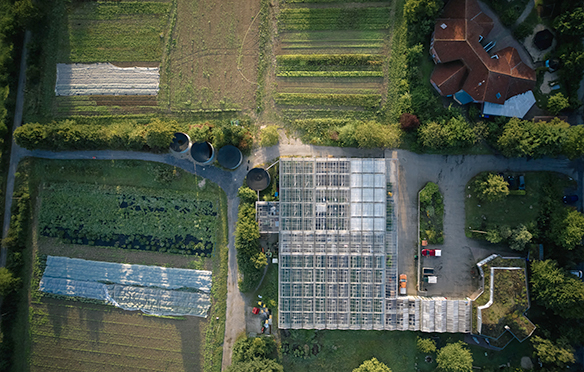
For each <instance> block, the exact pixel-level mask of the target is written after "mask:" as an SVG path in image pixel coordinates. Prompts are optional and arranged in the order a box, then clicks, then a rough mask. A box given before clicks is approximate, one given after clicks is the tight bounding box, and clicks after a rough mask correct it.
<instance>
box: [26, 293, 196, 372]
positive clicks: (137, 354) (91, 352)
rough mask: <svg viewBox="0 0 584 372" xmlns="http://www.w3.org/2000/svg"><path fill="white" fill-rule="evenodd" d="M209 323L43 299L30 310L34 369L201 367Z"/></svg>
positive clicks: (106, 371)
mask: <svg viewBox="0 0 584 372" xmlns="http://www.w3.org/2000/svg"><path fill="white" fill-rule="evenodd" d="M205 323H206V320H205V319H203V318H199V317H185V318H183V319H180V320H177V319H166V318H160V317H151V316H144V315H143V314H142V313H139V312H128V311H123V310H121V309H116V308H113V307H110V306H107V307H106V306H103V305H96V304H88V303H81V302H71V301H62V300H56V299H52V298H43V299H41V301H40V302H37V303H33V305H32V309H31V312H30V338H31V343H30V370H31V371H32V372H37V371H57V370H61V371H63V370H64V371H85V372H95V371H99V372H110V371H145V370H146V371H177V372H178V371H201V370H202V369H203V366H202V354H203V353H202V348H203V347H202V345H203V344H204V337H202V334H201V327H202V326H204V324H205Z"/></svg>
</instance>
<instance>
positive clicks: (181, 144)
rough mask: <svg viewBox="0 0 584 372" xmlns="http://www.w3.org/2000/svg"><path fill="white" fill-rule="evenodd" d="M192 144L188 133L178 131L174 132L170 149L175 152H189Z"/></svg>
mask: <svg viewBox="0 0 584 372" xmlns="http://www.w3.org/2000/svg"><path fill="white" fill-rule="evenodd" d="M190 144H191V139H190V138H189V135H188V134H186V133H182V132H177V133H175V134H174V137H173V139H172V143H171V144H170V149H171V150H172V151H174V152H178V153H183V152H187V150H188V149H189V145H190Z"/></svg>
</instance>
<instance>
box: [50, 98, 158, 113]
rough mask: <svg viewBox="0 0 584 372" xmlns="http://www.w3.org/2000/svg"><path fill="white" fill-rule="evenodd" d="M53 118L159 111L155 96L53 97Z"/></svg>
mask: <svg viewBox="0 0 584 372" xmlns="http://www.w3.org/2000/svg"><path fill="white" fill-rule="evenodd" d="M55 103H56V106H55V113H54V114H55V116H65V117H67V116H76V115H85V116H89V115H128V114H150V113H152V114H153V113H157V112H159V111H160V109H159V107H158V102H157V101H156V96H63V97H55Z"/></svg>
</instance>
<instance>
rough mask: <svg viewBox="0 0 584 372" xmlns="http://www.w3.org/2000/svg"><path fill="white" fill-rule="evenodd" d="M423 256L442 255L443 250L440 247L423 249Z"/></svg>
mask: <svg viewBox="0 0 584 372" xmlns="http://www.w3.org/2000/svg"><path fill="white" fill-rule="evenodd" d="M422 256H432V257H440V256H442V250H440V249H422Z"/></svg>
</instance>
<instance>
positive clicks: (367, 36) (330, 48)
mask: <svg viewBox="0 0 584 372" xmlns="http://www.w3.org/2000/svg"><path fill="white" fill-rule="evenodd" d="M311 2H314V3H318V4H314V5H313V4H303V2H300V1H293V2H286V4H282V5H281V6H280V13H279V16H278V32H279V34H280V37H279V43H278V44H277V45H276V46H275V49H274V50H275V54H276V61H277V67H276V71H275V77H276V82H277V88H276V93H275V95H274V102H275V104H276V108H278V109H279V110H280V111H281V114H283V117H284V119H285V120H286V121H287V122H288V123H289V124H291V127H292V129H294V130H297V131H298V132H299V133H300V134H301V135H302V137H303V139H304V140H309V141H311V142H314V143H323V141H324V142H326V141H327V139H330V138H329V137H330V136H333V137H334V136H335V135H334V133H337V132H338V128H335V130H332V128H331V131H329V132H330V133H327V131H326V130H319V131H318V133H316V132H314V131H312V132H313V134H310V133H308V132H310V131H311V129H310V128H311V126H312V125H313V124H314V123H312V122H304V121H302V120H304V119H343V120H345V119H358V120H371V119H376V118H377V114H376V113H375V111H377V110H378V109H379V108H380V104H381V102H382V100H383V95H382V94H383V92H384V85H385V80H386V72H385V71H386V69H385V68H384V64H385V63H386V57H385V54H386V53H387V45H388V42H389V28H390V19H391V13H392V8H391V7H392V6H393V4H392V3H391V2H382V1H376V2H367V4H359V2H353V1H352V2H343V1H341V2H338V1H335V2H331V1H308V3H311ZM339 3H347V4H339ZM294 107H295V108H294ZM297 119H299V120H300V121H297ZM304 124H307V125H308V126H309V127H306V128H304V127H302V125H304ZM328 124H332V123H331V122H329V123H328Z"/></svg>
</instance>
